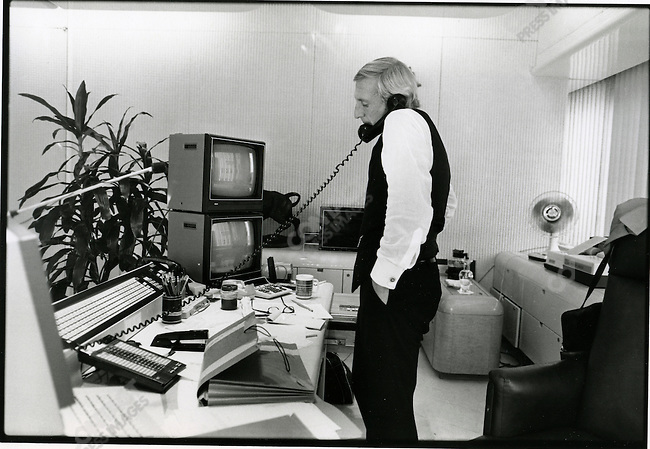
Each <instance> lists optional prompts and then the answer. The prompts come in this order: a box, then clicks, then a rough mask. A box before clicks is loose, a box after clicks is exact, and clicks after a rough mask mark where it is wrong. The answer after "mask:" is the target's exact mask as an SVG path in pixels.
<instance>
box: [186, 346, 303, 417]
mask: <svg viewBox="0 0 650 449" xmlns="http://www.w3.org/2000/svg"><path fill="white" fill-rule="evenodd" d="M278 345H279V346H280V347H278ZM198 398H199V401H200V403H201V404H202V405H206V406H211V405H227V404H257V403H273V402H293V401H300V402H313V401H314V400H315V388H314V385H313V383H312V381H311V379H310V378H309V375H308V374H307V370H306V368H305V365H304V363H303V361H302V358H301V357H300V354H299V352H298V348H297V346H296V345H295V344H293V343H277V344H276V342H271V341H265V342H261V343H259V344H258V350H257V351H255V352H253V353H252V354H250V355H248V356H246V357H245V358H243V359H241V360H240V361H238V362H237V363H235V364H233V365H232V366H230V367H229V368H226V369H224V370H223V371H221V372H219V373H217V374H215V375H214V376H212V377H210V378H209V379H207V380H206V381H205V382H203V383H202V384H201V386H200V387H199V391H198Z"/></svg>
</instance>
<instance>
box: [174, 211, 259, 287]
mask: <svg viewBox="0 0 650 449" xmlns="http://www.w3.org/2000/svg"><path fill="white" fill-rule="evenodd" d="M168 220H169V243H168V246H167V253H168V256H169V258H170V259H171V260H173V261H175V262H178V263H180V264H181V266H183V268H184V269H185V271H186V272H187V274H188V275H189V276H190V277H191V278H192V279H193V280H194V281H196V282H200V283H202V284H205V285H208V286H210V287H220V285H221V281H223V280H225V279H241V280H248V279H253V278H256V277H260V276H261V274H262V263H261V260H262V257H261V245H262V221H263V217H262V215H261V214H259V215H258V214H230V215H220V214H198V213H193V212H183V211H174V210H172V211H169V216H168Z"/></svg>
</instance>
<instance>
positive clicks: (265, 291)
mask: <svg viewBox="0 0 650 449" xmlns="http://www.w3.org/2000/svg"><path fill="white" fill-rule="evenodd" d="M290 293H293V289H292V288H290V287H288V286H286V285H282V284H262V285H256V286H255V297H256V298H262V299H274V298H277V297H279V296H284V295H288V294H290Z"/></svg>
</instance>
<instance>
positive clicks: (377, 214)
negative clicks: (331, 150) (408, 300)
mask: <svg viewBox="0 0 650 449" xmlns="http://www.w3.org/2000/svg"><path fill="white" fill-rule="evenodd" d="M414 111H416V112H418V113H419V114H420V115H421V116H422V117H423V118H424V119H425V120H426V122H427V124H428V125H429V129H430V130H431V143H432V144H433V167H432V168H431V171H430V173H431V179H432V189H431V205H432V206H433V219H432V220H431V226H430V227H429V232H428V234H427V239H426V241H425V242H424V243H423V244H422V245H421V246H420V254H419V256H418V260H428V259H432V258H434V257H436V254H438V244H437V243H436V237H437V235H438V234H439V233H440V232H441V231H442V229H443V228H444V226H445V209H446V208H447V197H448V196H449V182H450V180H451V170H450V169H449V160H448V158H447V151H446V150H445V146H444V145H443V143H442V139H441V138H440V135H439V134H438V130H437V129H436V127H435V125H434V124H433V122H432V121H431V118H430V117H429V116H428V115H427V114H426V113H425V112H424V111H420V110H419V109H414ZM382 148H383V140H382V137H381V136H380V137H379V140H378V141H377V144H376V145H375V147H374V148H373V149H372V155H371V157H370V165H369V167H368V187H367V188H366V203H365V208H364V212H363V220H362V222H361V239H360V240H359V248H358V250H357V258H356V261H355V264H354V275H353V278H352V291H354V290H356V288H357V287H358V286H359V285H360V284H361V282H362V280H363V279H366V278H368V277H369V276H370V272H371V271H372V267H373V266H374V265H375V261H376V260H377V250H378V249H379V242H380V240H381V238H382V236H383V235H384V228H385V226H386V203H387V201H388V183H387V182H386V173H384V168H383V167H382V165H381V150H382Z"/></svg>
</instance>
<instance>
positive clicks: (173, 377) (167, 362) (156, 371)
mask: <svg viewBox="0 0 650 449" xmlns="http://www.w3.org/2000/svg"><path fill="white" fill-rule="evenodd" d="M78 358H79V361H80V362H82V363H87V364H89V365H93V366H95V367H97V368H100V369H103V370H105V371H108V372H111V373H114V374H117V375H119V376H121V377H125V378H128V379H134V380H135V383H136V385H140V386H143V387H145V388H147V389H149V390H153V391H155V392H156V393H164V392H166V391H167V390H168V389H169V387H171V386H172V385H173V384H174V383H176V381H177V380H178V379H179V378H180V376H179V375H178V373H179V372H180V371H182V370H183V369H185V365H184V364H183V363H180V362H177V361H176V360H172V359H170V358H168V357H164V356H162V355H159V354H156V353H155V352H152V351H148V350H146V349H142V348H138V347H136V346H134V345H131V344H129V343H126V342H125V341H123V340H120V339H117V338H116V339H114V340H113V341H111V342H110V343H108V344H107V345H106V346H104V347H103V348H101V349H99V350H97V351H95V352H93V353H92V354H88V353H85V352H83V351H80V352H79V353H78Z"/></svg>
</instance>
